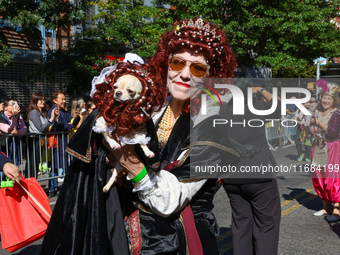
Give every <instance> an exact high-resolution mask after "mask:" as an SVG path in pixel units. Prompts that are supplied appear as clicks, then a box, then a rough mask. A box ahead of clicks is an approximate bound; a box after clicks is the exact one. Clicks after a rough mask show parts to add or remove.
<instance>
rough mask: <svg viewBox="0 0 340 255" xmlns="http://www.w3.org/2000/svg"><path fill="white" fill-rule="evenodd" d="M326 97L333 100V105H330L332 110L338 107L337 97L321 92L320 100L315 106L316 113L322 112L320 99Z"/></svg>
mask: <svg viewBox="0 0 340 255" xmlns="http://www.w3.org/2000/svg"><path fill="white" fill-rule="evenodd" d="M326 95H327V96H330V97H332V98H333V105H332V108H337V107H338V104H339V101H340V99H339V97H338V96H337V95H330V94H327V93H326V92H321V96H320V100H319V101H318V103H317V106H316V109H317V110H318V111H321V112H322V111H323V110H324V109H323V107H322V103H321V101H322V98H323V97H324V96H326Z"/></svg>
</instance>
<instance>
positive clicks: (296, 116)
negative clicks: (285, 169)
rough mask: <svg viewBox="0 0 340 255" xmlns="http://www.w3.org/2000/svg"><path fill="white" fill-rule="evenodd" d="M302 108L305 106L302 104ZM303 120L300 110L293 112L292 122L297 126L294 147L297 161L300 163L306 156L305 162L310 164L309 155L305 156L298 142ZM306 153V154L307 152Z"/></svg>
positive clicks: (299, 141)
mask: <svg viewBox="0 0 340 255" xmlns="http://www.w3.org/2000/svg"><path fill="white" fill-rule="evenodd" d="M302 105H303V106H305V105H306V104H302ZM303 118H304V114H303V112H302V111H301V110H300V109H297V110H296V111H295V114H294V120H295V121H296V123H297V125H296V126H295V139H294V141H295V146H296V149H297V152H298V158H297V161H302V160H303V159H304V157H305V156H306V160H307V162H310V154H309V155H305V153H304V152H303V146H302V143H301V140H300V136H301V131H302V126H301V122H302V120H303ZM307 153H308V152H307Z"/></svg>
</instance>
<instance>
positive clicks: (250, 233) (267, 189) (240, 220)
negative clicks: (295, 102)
mask: <svg viewBox="0 0 340 255" xmlns="http://www.w3.org/2000/svg"><path fill="white" fill-rule="evenodd" d="M234 82H235V84H237V85H238V86H239V87H240V88H241V90H242V91H243V94H244V95H245V98H247V97H246V95H247V87H251V84H250V81H249V79H235V81H234ZM252 93H253V95H254V97H253V98H254V99H253V100H254V102H253V106H254V108H255V109H257V110H268V109H270V108H271V107H272V104H273V101H274V100H275V101H277V102H278V103H277V108H276V110H275V111H273V113H271V114H268V115H264V116H259V115H255V114H253V113H252V112H250V110H249V108H248V107H247V105H245V107H244V108H245V113H244V115H233V107H235V105H234V106H233V103H235V101H233V99H231V101H230V102H229V103H228V105H227V106H226V107H225V108H223V109H222V110H221V112H220V115H221V117H222V118H224V119H227V120H228V121H229V123H230V122H231V120H232V121H233V122H234V123H238V124H235V125H232V126H228V129H227V132H228V135H229V136H230V137H231V138H232V139H234V140H235V141H236V142H237V143H238V144H242V145H243V146H248V147H249V146H250V147H249V148H251V147H253V148H252V150H253V151H252V152H251V153H250V152H249V155H248V156H245V157H242V158H241V161H240V162H239V164H238V165H237V170H240V169H241V167H242V168H243V169H246V168H247V167H249V168H251V167H254V166H258V167H260V166H267V167H268V166H271V167H275V166H276V162H275V159H274V157H273V155H272V154H271V152H270V150H269V147H268V142H267V139H266V135H265V126H264V125H265V123H266V119H267V120H269V119H279V118H280V116H281V115H280V114H281V113H280V112H281V107H280V105H281V104H280V101H278V100H277V98H274V99H273V96H272V94H271V93H270V92H268V91H267V90H266V89H265V88H261V87H252ZM259 97H263V98H264V99H266V101H261V100H258V99H259ZM239 103H240V102H237V104H239ZM253 119H255V120H256V121H251V122H249V120H253ZM261 121H262V122H261ZM243 122H244V123H245V124H244V125H243V124H240V123H243ZM267 122H268V121H267ZM248 123H250V125H249V126H248ZM261 124H262V125H261ZM255 126H256V127H255ZM223 187H224V189H225V191H226V192H227V194H228V197H229V201H230V205H231V208H232V237H233V253H234V255H251V254H254V255H255V254H256V255H274V254H277V249H278V241H279V227H280V220H281V206H280V195H279V191H278V187H277V181H276V176H275V173H274V172H273V171H272V172H270V171H268V172H265V173H263V172H253V173H251V172H247V173H245V172H243V173H240V172H238V173H235V174H232V175H230V176H228V178H225V179H223Z"/></svg>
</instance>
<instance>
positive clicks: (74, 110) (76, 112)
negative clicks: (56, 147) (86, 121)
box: [71, 98, 85, 131]
mask: <svg viewBox="0 0 340 255" xmlns="http://www.w3.org/2000/svg"><path fill="white" fill-rule="evenodd" d="M84 112H85V102H84V99H82V98H75V99H73V100H72V104H71V116H72V117H73V118H75V120H77V119H79V121H78V124H77V126H76V128H75V131H76V130H77V129H78V128H79V127H80V125H81V124H82V122H83V113H84Z"/></svg>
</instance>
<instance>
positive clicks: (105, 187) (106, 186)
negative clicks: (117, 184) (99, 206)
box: [103, 184, 111, 193]
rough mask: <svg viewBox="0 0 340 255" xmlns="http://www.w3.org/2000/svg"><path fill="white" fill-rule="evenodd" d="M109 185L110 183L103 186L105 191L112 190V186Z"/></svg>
mask: <svg viewBox="0 0 340 255" xmlns="http://www.w3.org/2000/svg"><path fill="white" fill-rule="evenodd" d="M108 186H109V185H107V184H106V185H105V186H104V188H103V192H104V193H107V192H108V191H109V190H110V188H111V186H109V187H108Z"/></svg>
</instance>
